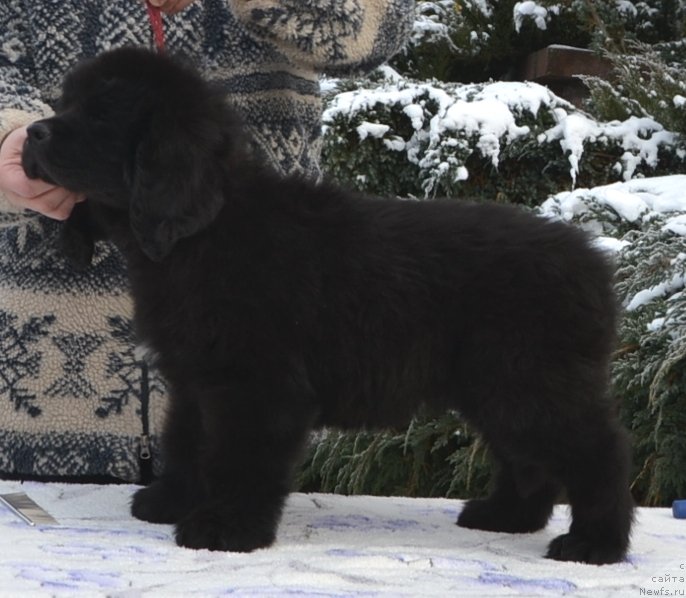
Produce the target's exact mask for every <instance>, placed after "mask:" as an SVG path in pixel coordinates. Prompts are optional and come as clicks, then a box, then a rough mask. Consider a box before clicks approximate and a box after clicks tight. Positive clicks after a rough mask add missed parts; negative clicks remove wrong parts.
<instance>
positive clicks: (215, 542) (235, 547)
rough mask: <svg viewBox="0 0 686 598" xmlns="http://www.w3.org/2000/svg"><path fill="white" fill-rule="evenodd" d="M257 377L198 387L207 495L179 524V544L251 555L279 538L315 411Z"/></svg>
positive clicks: (284, 389) (285, 390) (281, 387)
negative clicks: (280, 523)
mask: <svg viewBox="0 0 686 598" xmlns="http://www.w3.org/2000/svg"><path fill="white" fill-rule="evenodd" d="M255 376H256V377H257V374H256V375H255ZM262 376H263V378H265V380H261V381H257V380H253V381H250V382H246V381H245V380H243V381H242V382H231V383H226V384H223V385H221V387H217V386H215V387H214V388H209V387H204V388H198V389H197V393H196V399H197V400H198V401H199V404H200V408H201V413H202V420H203V433H204V440H203V449H202V452H201V459H200V463H199V466H200V476H201V480H202V484H203V488H204V492H205V494H204V498H203V501H202V502H201V503H200V504H198V505H196V506H195V508H194V509H193V510H192V511H191V512H190V513H189V514H188V515H187V516H186V517H184V518H183V519H182V520H181V521H179V522H178V523H177V528H176V541H177V543H178V544H179V545H180V546H185V547H188V548H206V549H209V550H227V551H233V552H250V551H252V550H255V549H257V548H264V547H267V546H269V545H270V544H272V543H273V542H274V540H275V538H276V530H277V527H278V524H279V520H280V518H281V511H282V508H283V504H284V502H285V499H286V497H287V495H288V493H289V492H290V490H291V480H292V474H293V469H294V467H295V465H296V463H297V460H298V459H299V457H300V455H301V451H302V447H303V446H304V443H305V440H306V438H307V434H308V432H309V430H310V428H311V425H310V424H311V420H312V409H311V406H309V405H307V404H306V403H305V401H304V399H303V397H302V396H298V395H297V393H296V392H293V390H292V389H290V390H289V388H288V386H289V384H288V382H284V383H281V382H280V381H279V383H276V382H275V381H273V380H272V381H267V380H266V379H268V378H269V377H268V376H265V375H264V374H263V375H262ZM241 377H242V378H243V376H241Z"/></svg>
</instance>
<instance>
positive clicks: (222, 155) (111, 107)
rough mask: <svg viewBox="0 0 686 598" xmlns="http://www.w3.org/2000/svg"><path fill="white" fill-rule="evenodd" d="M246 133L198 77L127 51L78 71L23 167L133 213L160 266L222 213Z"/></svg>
mask: <svg viewBox="0 0 686 598" xmlns="http://www.w3.org/2000/svg"><path fill="white" fill-rule="evenodd" d="M239 131H240V127H239V126H238V123H237V122H236V119H235V118H234V116H233V114H232V113H231V112H230V111H229V110H228V108H227V106H226V104H225V101H224V99H223V97H222V96H221V94H219V93H217V92H216V91H214V90H212V89H211V88H210V86H209V85H208V84H207V83H206V82H204V81H203V80H202V79H201V77H200V76H199V75H198V74H197V73H196V72H194V71H193V70H192V69H190V68H188V67H186V66H183V65H182V64H181V63H180V62H177V61H175V60H172V59H170V58H167V57H164V56H161V55H159V54H155V53H153V52H150V51H148V50H143V49H134V48H124V49H119V50H114V51H111V52H107V53H105V54H102V55H101V56H99V57H97V58H94V59H92V60H88V61H85V62H83V63H81V64H79V65H78V66H77V67H76V68H74V69H73V70H72V71H71V73H70V74H69V75H68V76H67V77H66V79H65V82H64V86H63V92H62V97H61V99H60V101H59V103H58V106H57V108H56V112H55V116H53V117H51V118H47V119H44V120H41V121H38V122H36V123H34V124H32V125H31V126H30V127H29V129H28V138H27V141H26V144H25V146H24V152H23V157H22V160H23V166H24V170H25V171H26V173H27V175H28V176H29V177H32V178H42V179H45V180H47V181H50V182H53V183H55V184H57V185H60V186H62V187H65V188H67V189H69V190H71V191H75V192H79V193H83V194H85V195H86V197H87V198H88V200H87V201H88V202H90V203H91V205H92V206H93V207H94V208H95V209H97V207H98V206H99V205H102V206H106V207H107V208H108V209H109V210H118V211H121V212H125V213H126V214H127V215H128V217H129V221H130V227H131V230H132V232H133V234H134V237H135V238H136V239H137V241H138V243H139V244H140V246H141V248H142V249H143V251H144V252H145V253H146V254H147V255H148V257H150V258H151V259H153V260H161V259H163V258H164V257H165V256H166V255H167V254H168V253H169V251H171V249H172V247H173V246H174V244H175V242H176V241H177V240H179V239H180V238H183V237H187V236H190V235H193V234H194V233H196V232H198V231H200V230H202V229H203V228H204V227H206V226H207V225H208V224H209V223H210V222H211V221H212V220H213V219H214V217H215V216H216V214H217V213H218V212H219V210H220V209H221V207H222V205H223V201H224V200H223V193H222V172H223V171H224V170H225V168H226V166H227V162H228V160H229V159H230V154H231V153H232V152H233V151H234V150H238V149H240V148H241V147H242V145H243V142H242V141H241V140H239V136H240V132H239Z"/></svg>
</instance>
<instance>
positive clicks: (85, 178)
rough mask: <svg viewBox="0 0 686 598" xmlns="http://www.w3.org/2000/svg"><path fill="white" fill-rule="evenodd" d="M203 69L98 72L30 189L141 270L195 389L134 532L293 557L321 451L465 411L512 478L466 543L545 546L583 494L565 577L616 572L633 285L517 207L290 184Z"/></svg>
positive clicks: (158, 322) (132, 67) (56, 126)
mask: <svg viewBox="0 0 686 598" xmlns="http://www.w3.org/2000/svg"><path fill="white" fill-rule="evenodd" d="M245 147H246V145H245V139H244V133H243V131H242V128H241V127H240V124H239V123H238V122H237V120H236V118H235V117H234V115H233V114H232V112H231V110H230V109H229V108H227V106H226V104H225V102H224V100H223V99H222V97H221V95H220V94H218V93H216V92H215V91H213V90H212V89H211V88H210V86H209V85H208V84H207V83H205V82H203V81H202V80H201V79H200V78H199V76H198V75H197V74H196V73H195V72H194V71H193V70H192V69H190V68H187V67H185V66H182V65H180V64H179V63H177V62H175V61H173V60H171V59H169V58H165V57H161V56H158V55H155V54H152V53H149V52H147V51H143V50H134V49H124V50H118V51H114V52H111V53H107V54H104V55H102V56H101V57H99V58H96V59H94V60H92V61H90V62H86V63H84V64H83V65H80V66H78V67H77V68H76V69H75V70H74V71H73V72H72V73H71V74H70V76H69V77H68V78H67V80H66V82H65V85H64V95H63V98H62V101H61V104H60V106H59V108H58V110H57V114H56V116H55V117H53V118H49V119H47V120H44V121H41V122H39V123H37V124H34V125H33V126H32V127H31V128H30V130H29V139H28V141H27V144H26V147H25V150H24V166H25V169H26V171H27V173H28V174H29V175H30V176H34V177H35V176H40V177H43V178H47V179H49V180H52V181H55V182H57V183H59V184H60V185H63V186H65V187H67V188H69V189H72V190H74V191H78V192H82V193H85V194H87V196H88V200H87V201H86V202H84V203H82V204H79V205H78V206H77V208H76V210H75V211H74V214H73V216H72V217H71V220H70V221H69V222H68V224H67V228H66V230H65V247H66V248H67V251H68V252H69V254H70V255H71V257H72V259H75V260H76V261H80V262H81V263H82V264H86V263H88V261H89V260H90V258H91V254H92V250H93V249H92V239H93V238H109V239H112V240H114V241H115V242H116V243H117V244H118V246H119V247H120V248H121V250H122V251H123V252H124V254H125V255H126V257H127V259H128V263H129V269H130V277H131V285H132V292H133V297H134V301H135V309H136V315H135V319H136V322H135V323H136V327H137V333H138V335H139V338H140V340H141V341H143V342H145V343H146V344H148V345H150V346H151V347H152V348H153V349H154V350H155V351H156V352H157V353H158V354H159V365H160V367H161V369H162V372H163V373H164V375H165V376H166V378H167V380H168V381H169V383H170V386H171V389H172V399H171V407H170V413H169V419H168V423H167V426H166V430H165V432H164V438H163V442H164V450H165V456H166V463H167V469H166V472H165V473H164V475H163V476H162V477H161V478H160V479H159V480H157V481H156V482H154V483H153V484H152V485H151V486H149V487H148V488H145V489H142V490H140V491H139V492H137V493H136V495H135V498H134V501H133V506H132V511H133V514H134V515H135V516H136V517H138V518H140V519H144V520H146V521H153V522H173V523H175V524H176V538H177V542H178V543H179V544H180V545H182V546H188V547H192V548H209V549H214V550H233V551H250V550H253V549H256V548H262V547H266V546H269V545H270V544H271V543H272V542H273V541H274V539H275V536H276V530H277V525H278V522H279V519H280V517H281V511H282V508H283V504H284V500H285V498H286V496H287V495H288V492H289V490H290V488H291V479H292V474H293V470H294V468H295V467H296V466H297V464H298V459H299V456H300V453H301V449H302V447H303V444H304V443H305V441H306V439H307V437H308V434H309V433H310V431H311V430H312V429H313V428H314V427H318V426H340V427H343V428H350V427H359V426H370V427H379V426H398V425H403V424H406V423H407V422H408V420H409V419H410V418H411V417H412V415H413V413H415V411H416V410H417V408H418V407H419V406H420V405H424V406H425V407H426V408H428V409H429V410H430V411H432V412H434V413H441V412H442V411H444V410H446V409H457V410H459V411H460V413H462V415H463V416H464V418H465V419H466V420H467V421H468V422H470V423H471V424H472V425H473V426H474V427H475V428H476V429H478V430H479V431H480V432H481V434H482V435H483V438H484V439H485V441H486V442H487V443H488V445H489V446H490V447H491V449H492V451H493V454H494V455H495V457H496V459H497V460H498V462H499V465H500V473H499V474H498V475H497V478H496V480H495V488H494V491H493V493H492V495H491V496H490V497H489V498H487V499H485V500H472V501H470V502H469V503H468V504H467V505H466V507H465V509H464V510H463V512H462V513H461V514H460V517H459V519H458V525H461V526H463V527H470V528H478V529H485V530H494V531H505V532H532V531H535V530H538V529H541V528H542V527H544V526H545V525H546V522H547V520H548V518H549V516H550V513H551V510H552V508H553V503H554V502H555V500H556V498H557V497H558V493H559V491H560V490H561V489H565V490H566V492H567V497H568V500H569V502H570V503H571V508H572V515H573V521H572V524H571V528H570V530H569V533H567V534H564V535H562V536H560V537H558V538H556V539H555V540H553V542H552V543H551V544H550V547H549V549H548V556H549V557H550V558H554V559H559V560H574V561H585V562H589V563H599V564H600V563H612V562H615V561H619V560H621V559H622V558H623V557H624V556H625V554H626V551H627V546H628V544H629V533H630V527H631V522H632V512H633V506H632V499H631V496H630V493H629V489H628V476H629V448H628V442H627V436H626V434H625V432H624V430H623V429H622V427H621V426H620V424H619V422H618V419H617V415H616V406H615V404H614V402H613V401H612V400H611V399H610V398H609V397H608V395H607V383H608V364H609V360H610V356H611V352H612V350H613V343H614V340H615V320H616V302H615V297H614V296H613V291H612V268H611V266H610V265H609V264H608V263H607V261H606V259H605V258H604V256H603V255H602V254H601V252H599V251H598V250H596V249H594V248H593V247H592V246H591V245H590V244H589V242H588V240H587V238H586V237H585V236H584V234H582V233H581V232H580V231H579V230H577V229H575V228H572V227H570V226H567V225H565V224H562V223H558V222H551V221H547V220H545V219H541V218H538V217H535V216H533V215H530V214H527V213H524V212H523V211H521V210H519V209H515V208H512V207H506V206H502V205H484V204H470V203H464V202H461V201H457V200H451V201H447V200H440V201H401V200H396V199H379V198H370V197H364V196H360V195H357V194H353V193H350V192H347V191H344V190H341V189H340V188H337V187H334V186H330V185H327V184H322V185H314V184H312V183H309V182H305V181H303V180H299V179H298V178H288V179H285V180H284V179H283V178H280V177H278V176H276V175H274V174H272V173H271V172H270V171H269V170H268V169H266V168H264V167H261V166H260V165H256V164H255V162H254V161H252V160H251V159H250V157H249V156H248V155H247V154H246V151H245Z"/></svg>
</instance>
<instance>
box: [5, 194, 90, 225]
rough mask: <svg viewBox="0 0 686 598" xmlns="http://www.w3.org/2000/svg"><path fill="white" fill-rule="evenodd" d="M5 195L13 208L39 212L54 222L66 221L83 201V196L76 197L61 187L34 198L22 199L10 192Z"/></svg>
mask: <svg viewBox="0 0 686 598" xmlns="http://www.w3.org/2000/svg"><path fill="white" fill-rule="evenodd" d="M5 195H6V196H7V199H8V200H9V201H10V203H11V204H13V205H14V206H16V207H18V208H26V209H28V210H33V211H34V212H39V213H41V214H43V216H48V217H49V218H54V219H55V220H66V219H67V218H69V215H70V214H71V211H72V210H73V209H74V205H75V204H77V203H79V202H81V201H83V200H84V199H85V198H84V197H83V196H80V195H76V194H75V193H72V192H71V191H67V190H66V189H63V188H62V187H53V188H52V189H50V190H49V191H46V192H45V193H43V194H41V195H38V196H36V197H22V196H20V195H17V194H16V193H12V192H11V191H6V192H5Z"/></svg>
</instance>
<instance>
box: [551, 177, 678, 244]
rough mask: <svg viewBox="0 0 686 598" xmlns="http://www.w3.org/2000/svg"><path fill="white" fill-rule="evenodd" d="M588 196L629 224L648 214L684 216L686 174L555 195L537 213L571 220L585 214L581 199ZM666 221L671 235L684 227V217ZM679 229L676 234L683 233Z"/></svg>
mask: <svg viewBox="0 0 686 598" xmlns="http://www.w3.org/2000/svg"><path fill="white" fill-rule="evenodd" d="M588 197H592V198H593V199H594V200H596V201H597V202H598V203H600V204H604V205H607V206H609V207H611V208H612V209H613V210H615V212H617V214H618V215H619V216H620V217H621V218H623V219H624V220H627V221H629V222H635V221H637V220H638V219H639V218H646V217H649V216H650V215H651V214H671V213H678V212H685V213H686V175H683V174H677V175H671V176H663V177H653V178H646V179H633V180H631V181H626V182H621V183H612V184H610V185H604V186H601V187H595V188H594V189H576V190H574V191H571V192H562V193H558V194H557V195H555V196H553V197H551V198H550V199H548V200H547V201H545V202H544V203H543V204H542V206H541V212H542V213H544V214H547V215H555V216H561V217H562V219H564V220H568V221H571V220H572V219H573V218H574V217H575V216H578V215H580V214H582V213H583V212H585V211H587V209H588V207H587V204H586V202H585V201H584V200H585V199H586V198H588ZM669 222H673V224H674V226H673V228H674V231H673V232H677V230H678V229H679V228H680V227H681V226H684V225H686V214H684V215H682V214H675V216H673V217H672V218H670V219H669V220H668V223H669ZM682 230H683V232H679V234H684V233H686V230H684V229H682Z"/></svg>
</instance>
